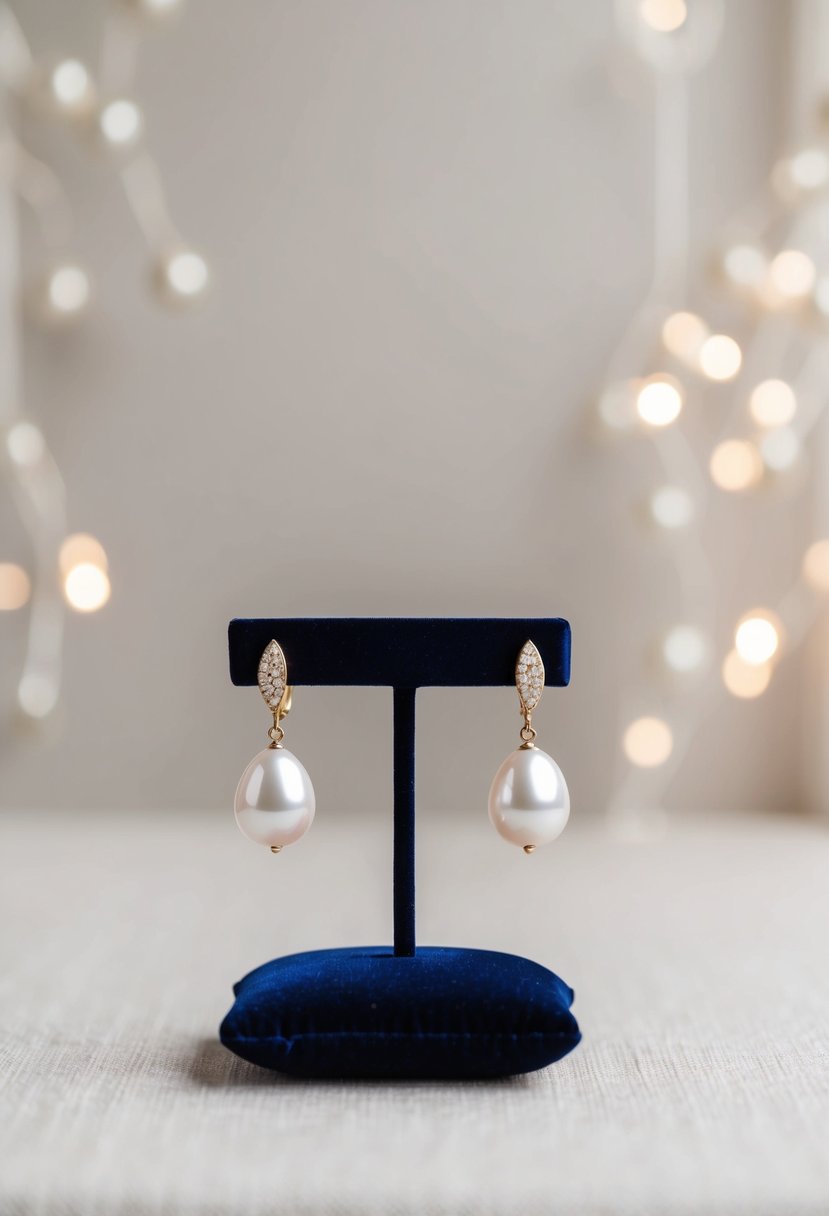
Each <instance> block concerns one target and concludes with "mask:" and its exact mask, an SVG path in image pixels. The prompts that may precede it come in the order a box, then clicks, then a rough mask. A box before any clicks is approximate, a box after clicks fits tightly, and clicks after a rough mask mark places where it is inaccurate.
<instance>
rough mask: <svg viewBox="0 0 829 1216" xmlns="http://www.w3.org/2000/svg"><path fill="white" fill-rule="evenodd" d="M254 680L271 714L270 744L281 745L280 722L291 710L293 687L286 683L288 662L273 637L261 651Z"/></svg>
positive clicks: (282, 735)
mask: <svg viewBox="0 0 829 1216" xmlns="http://www.w3.org/2000/svg"><path fill="white" fill-rule="evenodd" d="M256 682H257V683H258V685H259V691H260V692H261V694H262V697H263V700H264V702H265V704H266V705H267V707H268V709H269V710H270V711H271V713H272V714H273V726H272V727H271V728H270V729H269V730H268V738H269V739H270V741H271V743H270V746H271V747H281V746H282V740H283V739H284V738H285V731H284V730H283V729H282V727H281V725H280V722H281V721H282V719H283V718H287V716H288V714H289V713H290V712H291V698H292V693H293V689H292V688H291V685H290V684H289V683H288V664H287V663H286V661H285V655H284V654H283V653H282V647H281V646H280V645H279V643H278V642H277V641H276V639H275V638H271V640H270V642H268V644H267V646H266V647H265V649H264V650H263V651H262V657H261V658H260V660H259V671H258V674H257V677H256Z"/></svg>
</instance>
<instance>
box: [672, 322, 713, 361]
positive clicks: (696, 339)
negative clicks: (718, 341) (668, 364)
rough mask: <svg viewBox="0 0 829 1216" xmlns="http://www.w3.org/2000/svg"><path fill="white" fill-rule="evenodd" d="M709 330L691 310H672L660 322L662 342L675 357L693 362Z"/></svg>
mask: <svg viewBox="0 0 829 1216" xmlns="http://www.w3.org/2000/svg"><path fill="white" fill-rule="evenodd" d="M708 334H709V330H708V326H707V325H706V323H705V322H704V321H703V319H702V317H698V316H697V315H696V313H693V312H673V313H671V315H670V316H669V317H666V318H665V321H664V322H663V324H662V342H663V344H664V346H665V349H666V350H669V351H670V352H671V354H672V355H675V356H676V357H677V359H682V361H683V362H684V363H690V364H695V363H696V362H697V361H698V359H699V353H700V350H701V349H702V345H703V343H704V342H705V340H706V338H707V337H708Z"/></svg>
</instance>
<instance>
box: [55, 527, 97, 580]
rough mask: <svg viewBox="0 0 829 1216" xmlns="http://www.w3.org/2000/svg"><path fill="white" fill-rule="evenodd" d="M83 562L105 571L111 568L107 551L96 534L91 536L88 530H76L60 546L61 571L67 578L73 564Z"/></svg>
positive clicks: (59, 561)
mask: <svg viewBox="0 0 829 1216" xmlns="http://www.w3.org/2000/svg"><path fill="white" fill-rule="evenodd" d="M83 564H89V565H92V566H97V567H98V569H99V570H104V571H106V570H107V569H108V568H109V563H108V561H107V555H106V551H105V549H104V546H103V545H102V544H101V542H100V541H99V540H96V538H95V537H94V536H90V534H89V533H88V532H74V533H73V534H72V535H71V536H67V538H66V540H65V541H64V542H63V544H62V545H61V547H60V553H59V555H58V565H59V567H60V572H61V574H62V575H63V577H64V578H65V577H66V575H67V574H68V573H69V571H70V570H71V569H72V567H73V566H80V565H83Z"/></svg>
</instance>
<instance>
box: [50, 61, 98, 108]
mask: <svg viewBox="0 0 829 1216" xmlns="http://www.w3.org/2000/svg"><path fill="white" fill-rule="evenodd" d="M49 94H50V98H51V101H52V104H53V106H55V107H56V108H57V109H58V110H61V111H63V112H64V113H65V114H70V115H75V114H83V113H85V112H86V111H87V110H89V109H90V107H91V106H92V103H93V100H94V96H95V89H94V87H93V84H92V77H91V76H90V74H89V70H88V69H87V67H86V65H85V64H83V63H81V61H80V60H79V59H62V60H60V62H59V63H56V64H55V66H54V67H53V68H52V71H51V72H50V74H49Z"/></svg>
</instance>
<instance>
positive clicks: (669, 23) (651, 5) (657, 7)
mask: <svg viewBox="0 0 829 1216" xmlns="http://www.w3.org/2000/svg"><path fill="white" fill-rule="evenodd" d="M639 15H640V17H641V18H642V20H643V21H644V23H645V25H647V26H649V27H650V29H652V30H656V32H657V33H659V34H672V33H673V32H674V31H675V30H678V29H680V28H681V27H682V26H683V25H684V24H685V21H686V19H687V17H688V6H687V4H686V3H685V0H640V3H639Z"/></svg>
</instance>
